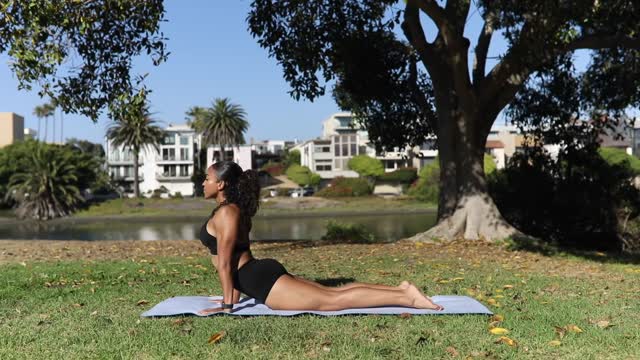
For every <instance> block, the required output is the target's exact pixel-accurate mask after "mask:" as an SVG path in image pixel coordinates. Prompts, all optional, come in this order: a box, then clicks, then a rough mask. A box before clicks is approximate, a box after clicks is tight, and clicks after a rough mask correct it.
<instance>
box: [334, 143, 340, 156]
mask: <svg viewBox="0 0 640 360" xmlns="http://www.w3.org/2000/svg"><path fill="white" fill-rule="evenodd" d="M334 152H335V154H334V155H335V156H340V144H335V145H334Z"/></svg>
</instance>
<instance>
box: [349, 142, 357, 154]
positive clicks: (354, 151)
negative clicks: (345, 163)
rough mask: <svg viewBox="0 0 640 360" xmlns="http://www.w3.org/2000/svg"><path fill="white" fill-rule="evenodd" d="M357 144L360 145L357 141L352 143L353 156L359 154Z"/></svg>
mask: <svg viewBox="0 0 640 360" xmlns="http://www.w3.org/2000/svg"><path fill="white" fill-rule="evenodd" d="M357 146H358V145H357V144H356V143H351V156H355V155H358V153H357V150H358V148H357Z"/></svg>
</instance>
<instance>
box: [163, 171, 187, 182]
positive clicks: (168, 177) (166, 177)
mask: <svg viewBox="0 0 640 360" xmlns="http://www.w3.org/2000/svg"><path fill="white" fill-rule="evenodd" d="M156 179H157V180H158V181H191V174H188V175H184V174H172V173H165V172H157V173H156Z"/></svg>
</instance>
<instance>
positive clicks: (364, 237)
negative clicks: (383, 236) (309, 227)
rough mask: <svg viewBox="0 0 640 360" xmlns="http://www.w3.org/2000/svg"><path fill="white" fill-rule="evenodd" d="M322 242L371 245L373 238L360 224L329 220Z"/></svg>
mask: <svg viewBox="0 0 640 360" xmlns="http://www.w3.org/2000/svg"><path fill="white" fill-rule="evenodd" d="M322 240H327V241H341V242H348V243H373V242H375V236H374V235H373V233H371V232H370V231H369V230H367V228H366V227H365V226H364V225H362V224H345V223H340V222H336V221H333V220H329V222H328V223H327V233H326V234H325V235H323V236H322Z"/></svg>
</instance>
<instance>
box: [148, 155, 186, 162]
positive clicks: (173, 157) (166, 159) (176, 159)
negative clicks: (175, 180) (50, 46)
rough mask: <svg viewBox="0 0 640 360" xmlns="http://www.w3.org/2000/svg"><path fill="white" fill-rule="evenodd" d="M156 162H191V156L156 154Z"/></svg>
mask: <svg viewBox="0 0 640 360" xmlns="http://www.w3.org/2000/svg"><path fill="white" fill-rule="evenodd" d="M156 162H157V163H159V164H167V163H171V164H192V163H193V156H176V155H163V156H161V155H158V156H156Z"/></svg>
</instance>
